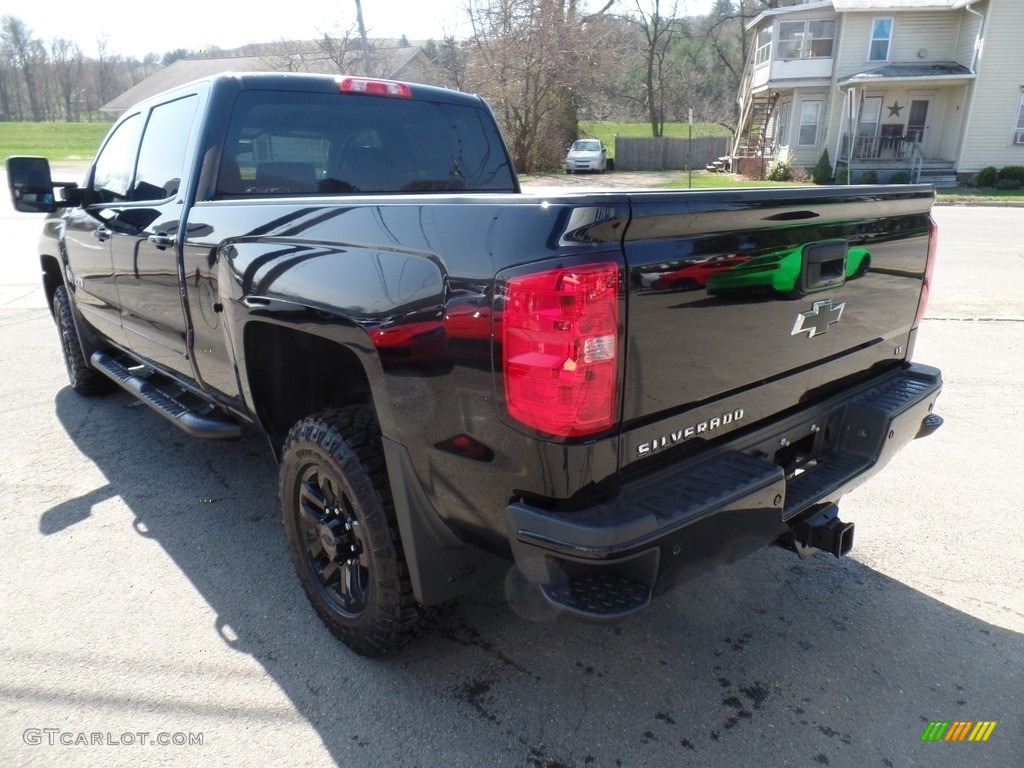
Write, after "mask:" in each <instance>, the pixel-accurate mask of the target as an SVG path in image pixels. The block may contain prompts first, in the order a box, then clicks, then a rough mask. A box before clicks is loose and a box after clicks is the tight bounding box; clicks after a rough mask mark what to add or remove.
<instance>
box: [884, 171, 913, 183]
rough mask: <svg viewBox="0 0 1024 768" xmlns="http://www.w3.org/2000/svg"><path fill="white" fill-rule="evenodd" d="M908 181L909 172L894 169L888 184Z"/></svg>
mask: <svg viewBox="0 0 1024 768" xmlns="http://www.w3.org/2000/svg"><path fill="white" fill-rule="evenodd" d="M909 181H910V174H908V173H907V172H906V171H896V173H894V174H893V175H892V178H890V179H889V183H890V184H906V183H907V182H909Z"/></svg>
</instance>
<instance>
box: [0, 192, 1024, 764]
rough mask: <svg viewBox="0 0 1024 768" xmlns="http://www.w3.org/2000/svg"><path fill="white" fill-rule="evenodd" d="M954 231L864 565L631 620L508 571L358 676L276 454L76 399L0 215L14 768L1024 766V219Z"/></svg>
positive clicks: (5, 750) (965, 214)
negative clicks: (910, 424)
mask: <svg viewBox="0 0 1024 768" xmlns="http://www.w3.org/2000/svg"><path fill="white" fill-rule="evenodd" d="M936 218H937V220H938V222H939V225H940V233H941V237H942V245H941V248H940V252H939V259H940V261H939V267H938V272H937V276H936V284H935V290H934V296H933V300H932V304H931V308H930V312H929V317H928V319H927V320H926V321H925V323H924V325H923V329H922V332H921V337H920V340H919V344H918V348H917V354H916V358H917V359H919V360H921V361H922V362H927V363H930V364H933V365H937V366H939V367H941V368H942V369H943V371H944V374H945V379H946V388H945V391H944V393H943V395H942V397H941V398H940V401H939V402H940V407H939V411H940V412H941V413H942V415H943V416H945V417H946V420H947V421H946V425H945V426H944V427H943V428H942V429H941V430H940V431H939V432H938V433H936V434H935V435H934V436H933V437H931V438H929V439H927V440H922V441H919V442H917V443H914V444H912V445H911V446H909V447H908V448H907V450H905V451H904V452H903V453H902V454H901V455H900V456H899V457H898V458H897V459H896V460H895V462H894V463H893V464H892V465H890V467H889V468H888V469H887V470H886V471H885V472H883V473H882V474H881V475H880V476H878V477H876V478H875V479H873V480H872V481H871V482H870V483H869V484H867V485H866V486H864V487H863V488H861V489H859V490H858V491H857V492H856V493H854V494H852V495H851V496H849V497H848V498H847V499H846V501H845V502H844V504H843V505H842V509H843V517H844V519H849V520H853V521H855V522H856V523H857V542H856V546H855V548H854V551H853V553H852V555H851V556H850V557H848V558H846V559H844V560H842V561H837V560H834V559H832V558H830V557H826V556H818V557H816V558H813V559H810V560H804V561H801V560H798V559H797V558H795V557H794V556H792V555H790V554H787V553H785V552H782V551H779V550H772V549H766V550H763V551H761V552H758V553H756V554H755V555H753V556H751V557H749V558H748V559H746V560H744V561H743V562H741V563H738V564H736V565H733V566H730V567H728V568H726V569H723V570H721V571H719V572H716V573H713V574H709V575H707V576H705V577H702V578H701V579H699V580H697V581H695V582H693V583H691V584H688V585H686V586H684V587H682V588H680V589H678V590H676V591H675V592H673V593H671V594H670V595H668V596H666V597H664V598H662V599H660V600H657V601H656V602H655V603H654V604H653V605H652V606H651V608H650V610H648V611H647V612H646V613H644V614H643V615H641V616H639V617H637V618H634V619H632V620H630V621H627V622H625V623H621V624H618V625H615V626H595V625H590V624H582V623H578V622H575V621H571V620H565V619H557V620H554V619H552V617H551V616H547V615H541V614H539V613H538V612H537V611H536V610H535V608H534V607H533V606H532V604H531V603H530V602H529V601H525V600H523V599H521V598H519V597H516V595H515V593H514V592H512V591H510V590H507V589H506V588H505V584H504V582H503V581H496V582H494V583H492V584H489V585H487V586H486V587H485V588H483V589H481V590H480V591H478V592H476V593H474V594H472V595H470V596H469V597H467V598H466V599H464V600H462V601H461V603H460V604H459V606H458V607H457V609H456V610H455V612H454V613H453V615H452V616H451V617H450V619H449V620H448V621H447V622H446V623H444V624H443V625H442V626H440V627H438V628H437V629H435V630H433V631H431V632H430V633H428V634H427V635H426V636H425V637H424V638H422V639H421V640H420V641H419V642H417V643H416V644H415V645H413V646H412V647H410V648H408V649H407V650H405V651H403V652H401V653H399V654H397V655H394V656H392V657H389V658H386V659H384V660H382V661H368V660H365V659H362V658H360V657H357V656H355V655H353V654H352V653H350V652H349V651H348V650H347V649H346V648H345V647H344V646H342V645H341V644H339V643H338V642H336V641H335V640H334V639H333V638H332V637H331V635H330V634H329V633H328V632H327V630H326V629H325V628H324V627H323V626H322V625H321V624H320V622H319V621H318V620H317V619H316V617H315V616H314V615H313V612H312V611H311V610H310V609H309V607H308V605H307V604H306V601H305V598H304V596H303V594H302V592H301V589H300V587H299V584H298V581H297V579H296V577H295V575H294V573H293V570H292V566H291V564H290V562H289V560H288V555H287V551H286V546H285V541H284V536H283V532H282V529H281V524H280V521H279V516H278V510H277V506H276V501H275V497H276V467H275V465H274V463H273V461H272V459H271V456H270V454H269V451H268V450H267V449H266V447H265V445H264V443H263V441H262V440H261V439H260V438H259V437H258V436H257V435H255V434H251V433H250V434H247V435H246V437H245V438H244V439H243V440H242V441H240V442H238V443H233V444H212V443H207V442H203V441H199V440H193V439H191V438H189V437H187V436H186V435H184V434H183V433H180V432H178V431H176V430H175V429H174V428H173V427H172V426H170V425H168V424H166V423H165V422H164V421H163V420H162V419H160V418H158V417H157V416H155V415H154V414H152V413H150V412H149V410H148V409H147V408H145V407H144V406H141V405H139V404H138V403H136V402H135V401H133V400H132V398H130V397H129V396H128V395H127V394H116V395H113V396H110V397H106V398H102V399H95V400H86V399H82V398H80V397H78V396H76V395H75V394H74V393H73V392H71V391H70V390H69V389H68V387H67V386H66V379H65V376H64V370H63V365H62V363H61V359H60V354H59V350H58V346H57V335H56V332H55V330H54V327H53V323H52V321H51V319H50V317H49V314H48V312H47V310H46V309H45V307H44V302H43V297H42V291H41V290H40V288H39V287H38V284H37V281H36V275H35V271H36V267H35V263H34V261H33V258H32V256H31V254H32V252H33V250H34V244H35V238H36V232H37V226H38V220H37V219H34V218H33V217H30V216H29V217H25V216H15V214H13V213H10V212H8V211H7V210H4V211H3V212H2V213H0V227H2V231H3V233H4V243H5V248H4V254H3V256H2V258H3V262H4V263H3V266H2V268H0V403H2V404H3V409H2V411H0V456H2V457H3V458H2V460H0V580H2V581H0V584H2V591H0V765H3V766H24V765H33V766H53V765H62V766H74V765H85V766H104V767H107V766H111V767H113V766H142V765H146V766H149V765H197V766H223V765H258V766H264V765H266V766H270V765H308V766H326V765H332V764H338V765H343V766H423V767H424V768H428V767H432V766H467V767H470V766H471V767H476V766H531V767H534V766H535V767H540V768H569V767H573V768H575V767H580V768H582V767H583V766H602V767H603V766H690V765H692V766H730V767H731V766H753V765H758V766H761V765H764V766H784V765H791V766H819V765H825V766H851V767H856V768H863V767H867V766H879V767H886V766H887V767H888V768H902V767H903V766H971V768H974V767H975V766H1001V767H1002V766H1005V767H1007V768H1008V767H1010V766H1020V765H1021V761H1022V758H1021V756H1022V755H1024V690H1022V689H1024V589H1022V585H1024V547H1022V542H1024V515H1021V514H1020V511H1019V510H1020V506H1021V504H1020V488H1021V484H1022V479H1021V478H1022V474H1024V459H1022V458H1021V457H1024V438H1022V435H1024V408H1022V405H1021V395H1022V389H1021V380H1022V378H1024V296H1022V291H1021V286H1024V245H1022V241H1021V238H1020V234H1021V232H1024V210H1020V209H1005V208H1000V209H991V208H940V209H937V210H936ZM931 720H972V721H979V720H994V721H998V725H997V727H996V728H995V730H994V731H993V732H992V735H991V737H990V738H989V740H988V742H986V743H922V742H921V741H920V739H921V735H922V732H923V731H924V729H925V727H926V725H927V724H928V722H929V721H931ZM157 740H163V741H168V742H170V743H168V744H154V743H153V742H155V741H157ZM199 741H201V744H200V743H197V742H199ZM63 742H70V743H63ZM83 742H84V743H83ZM95 742H99V743H95ZM143 742H145V743H143ZM179 742H180V743H179Z"/></svg>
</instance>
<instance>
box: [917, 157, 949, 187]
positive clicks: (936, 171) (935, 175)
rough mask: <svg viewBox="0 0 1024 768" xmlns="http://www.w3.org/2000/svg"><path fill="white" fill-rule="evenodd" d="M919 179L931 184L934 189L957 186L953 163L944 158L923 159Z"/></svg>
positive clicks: (923, 182)
mask: <svg viewBox="0 0 1024 768" xmlns="http://www.w3.org/2000/svg"><path fill="white" fill-rule="evenodd" d="M919 181H920V183H922V184H932V185H934V186H935V188H936V189H952V188H954V187H956V186H957V181H956V171H955V170H954V169H953V164H952V163H950V162H946V161H944V160H925V161H924V162H923V163H922V164H921V175H920V179H919Z"/></svg>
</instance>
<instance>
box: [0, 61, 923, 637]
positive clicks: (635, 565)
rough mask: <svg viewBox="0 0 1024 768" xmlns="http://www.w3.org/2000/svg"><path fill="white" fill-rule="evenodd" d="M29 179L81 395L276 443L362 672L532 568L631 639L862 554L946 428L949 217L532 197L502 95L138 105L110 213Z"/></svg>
mask: <svg viewBox="0 0 1024 768" xmlns="http://www.w3.org/2000/svg"><path fill="white" fill-rule="evenodd" d="M8 177H9V182H10V184H11V189H12V195H13V197H14V201H15V205H16V207H18V208H19V209H20V210H35V211H46V212H48V214H49V215H48V217H47V218H46V221H45V224H44V233H43V236H42V238H41V241H40V252H39V256H40V264H41V267H42V280H43V285H44V287H45V291H46V296H47V298H48V300H49V302H50V306H51V308H52V312H53V317H54V320H55V321H56V324H57V327H58V330H59V333H60V341H61V347H62V349H63V353H64V360H65V362H66V364H67V372H68V376H69V378H70V382H71V386H72V388H73V389H74V390H75V391H76V392H79V393H80V394H82V395H98V394H101V393H105V392H108V391H110V390H111V389H114V388H115V387H116V386H117V385H120V386H121V387H123V388H125V389H127V390H128V391H129V392H131V393H132V394H133V395H134V396H136V397H138V398H139V399H140V400H142V401H143V402H145V403H146V404H147V405H148V406H150V407H151V408H152V409H153V410H155V411H156V412H157V413H159V414H161V415H162V416H164V417H166V418H167V419H168V420H170V421H171V422H172V423H173V424H175V425H176V426H178V427H180V428H181V429H183V430H185V431H186V432H189V433H190V434H193V435H195V436H197V437H203V438H214V439H230V438H235V437H237V436H238V435H239V434H240V430H241V429H242V428H243V427H245V425H251V426H252V427H255V428H257V429H259V430H261V431H262V432H263V433H265V434H266V436H267V437H268V439H269V442H270V446H271V449H272V450H273V452H274V454H275V456H276V457H277V459H278V461H279V464H280V504H281V508H282V513H283V520H284V529H285V532H286V534H287V537H288V540H289V544H290V551H291V555H292V557H293V559H294V561H295V565H296V568H297V570H298V574H299V578H300V581H301V583H302V586H303V588H304V589H305V592H306V594H307V596H308V597H309V600H310V602H311V603H312V605H313V607H314V608H315V609H316V612H317V613H318V614H319V616H320V617H321V618H322V619H323V621H324V622H325V623H326V624H327V625H328V626H329V627H330V629H331V630H332V631H333V632H334V633H335V634H336V635H337V636H338V637H339V638H340V639H341V640H343V641H344V642H345V643H347V644H348V645H349V646H351V647H352V648H353V649H355V650H356V651H358V652H360V653H363V654H367V655H374V654H377V653H381V652H383V651H386V650H388V649H391V648H394V647H396V646H398V645H400V644H401V643H403V642H404V641H405V640H406V639H408V638H409V637H410V636H411V635H413V634H414V633H415V631H416V630H417V628H418V627H419V626H420V625H421V623H422V622H423V621H424V620H425V619H426V618H427V617H428V615H429V614H430V613H431V612H432V611H433V610H434V609H433V606H438V605H442V604H445V603H447V602H448V601H449V600H451V599H452V598H453V597H455V596H457V595H458V594H460V593H462V592H465V591H466V590H468V589H470V588H471V587H472V586H473V585H474V584H477V583H478V582H479V581H480V580H481V579H483V578H485V577H487V576H488V575H489V574H493V573H495V572H496V567H498V568H500V567H503V564H507V563H509V562H514V564H515V566H516V567H517V568H518V571H517V572H513V573H515V574H516V578H517V579H519V580H520V583H521V584H524V583H525V584H529V585H532V586H533V587H535V588H536V589H537V590H539V591H540V593H541V594H542V595H543V597H544V599H546V600H547V601H548V602H549V603H551V604H552V605H554V606H557V607H558V608H559V609H561V610H563V611H564V612H565V613H567V614H572V615H576V616H580V617H586V618H591V619H610V618H618V617H622V616H625V615H628V614H630V613H633V612H635V611H638V610H640V609H642V608H644V607H645V606H646V605H647V604H648V603H649V601H650V599H651V597H652V595H653V594H655V593H656V592H658V591H659V590H662V589H664V588H666V587H668V586H670V585H671V584H673V583H677V582H679V581H682V580H685V579H687V578H690V577H692V576H694V575H696V574H699V573H701V572H703V571H706V570H708V569H710V568H713V567H716V566H718V565H721V564H724V563H729V562H732V561H734V560H736V559H737V558H739V557H742V556H743V555H745V554H747V553H749V552H751V551H753V550H755V549H757V548H759V547H762V546H764V545H767V544H771V543H777V544H782V545H784V546H787V547H789V548H791V549H793V550H796V551H797V552H798V553H799V554H801V555H809V554H813V553H814V552H817V551H819V550H824V551H828V552H831V553H832V554H834V555H836V556H840V555H843V554H845V553H846V552H847V551H849V549H850V547H851V546H852V543H853V525H852V524H849V523H843V522H841V521H840V519H839V517H838V509H837V506H836V503H837V502H838V500H839V498H840V497H841V496H842V495H843V494H844V493H845V492H846V491H848V490H850V489H851V488H853V487H854V486H856V485H857V484H859V483H861V482H863V481H864V480H865V479H866V478H868V477H869V476H871V475H872V474H873V473H874V472H876V471H878V470H879V469H880V468H881V467H882V466H884V465H885V464H886V462H887V461H888V460H889V459H890V458H891V457H892V456H893V455H894V453H895V452H896V451H897V450H899V449H900V448H901V447H902V446H903V445H905V444H906V443H907V442H909V441H910V440H912V439H913V438H915V437H921V436H923V435H926V434H929V433H930V432H932V431H934V430H935V429H936V428H937V427H938V426H939V425H940V424H941V419H940V418H939V417H938V416H936V415H934V414H933V408H934V406H935V401H936V397H937V396H938V393H939V390H940V388H941V377H940V374H939V372H938V371H937V370H935V369H934V368H929V367H925V366H922V365H917V364H913V363H911V362H910V359H911V355H912V350H913V348H914V340H915V336H916V333H917V328H918V325H919V324H920V322H921V318H922V315H923V313H924V311H925V305H926V302H927V298H928V288H929V282H930V276H931V270H932V266H933V264H934V256H935V247H936V233H935V225H934V223H933V222H932V220H931V217H930V214H929V211H930V207H931V204H932V202H933V198H934V194H933V191H932V190H931V188H930V187H921V186H899V187H880V186H868V187H817V188H785V189H778V188H775V189H743V190H740V189H735V190H721V191H707V192H703V191H698V192H690V191H672V192H667V191H657V190H650V191H580V192H573V193H556V194H548V193H545V194H528V193H523V192H522V191H521V190H520V187H519V182H518V180H517V178H516V175H515V173H514V171H513V169H512V167H511V165H510V161H509V156H508V153H507V151H506V149H505V146H504V144H503V142H502V139H501V135H500V133H499V130H498V127H497V126H496V124H495V121H494V119H493V116H492V114H491V112H490V110H489V109H488V107H487V105H486V104H485V102H483V101H482V100H481V99H480V98H478V97H475V96H470V95H466V94H463V93H457V92H454V91H448V90H443V89H437V88H431V87H426V86H421V85H415V84H406V83H397V82H391V81H380V80H370V79H363V78H351V77H326V76H313V75H294V74H287V75H286V74H244V75H236V74H224V75H220V76H217V77H214V78H211V79H207V80H203V81H201V82H196V83H193V84H190V85H188V86H185V87H183V88H179V89H177V90H175V91H172V92H168V93H166V94H164V95H161V96H159V97H156V98H154V99H151V100H149V101H147V102H145V103H143V104H140V105H138V106H136V107H134V108H132V109H130V110H128V111H127V112H125V113H124V115H123V116H122V117H121V118H120V119H119V120H118V122H117V123H116V124H115V125H114V126H113V128H112V129H111V131H110V133H109V135H108V136H107V138H106V140H105V141H104V143H103V145H102V147H101V148H100V151H99V154H98V156H97V157H96V159H95V160H94V162H93V164H92V166H91V168H90V170H89V172H88V174H87V176H86V177H85V181H84V184H82V185H81V186H79V185H75V184H68V183H59V182H58V183H55V182H53V180H52V178H51V176H50V169H49V165H48V164H47V163H46V161H45V160H43V159H41V158H11V159H9V161H8ZM504 567H506V568H507V565H505V566H504Z"/></svg>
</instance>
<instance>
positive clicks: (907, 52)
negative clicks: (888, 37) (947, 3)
mask: <svg viewBox="0 0 1024 768" xmlns="http://www.w3.org/2000/svg"><path fill="white" fill-rule="evenodd" d="M959 27H960V14H959V13H950V12H948V11H947V12H945V13H903V14H899V15H898V16H897V17H896V32H895V34H894V35H893V40H892V61H950V60H951V59H952V58H953V56H954V54H955V52H956V33H957V29H958V28H959ZM921 51H927V54H926V55H925V56H923V57H922V56H919V54H920V52H921Z"/></svg>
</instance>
